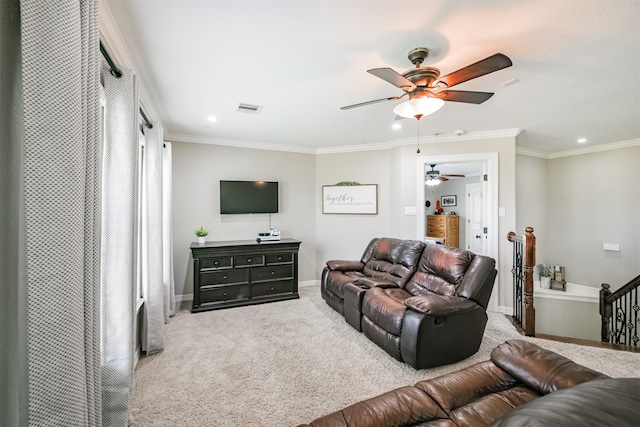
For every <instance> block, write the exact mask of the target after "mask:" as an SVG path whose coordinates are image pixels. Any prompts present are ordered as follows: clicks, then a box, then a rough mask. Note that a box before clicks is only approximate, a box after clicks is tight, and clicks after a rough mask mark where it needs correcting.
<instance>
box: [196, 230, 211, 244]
mask: <svg viewBox="0 0 640 427" xmlns="http://www.w3.org/2000/svg"><path fill="white" fill-rule="evenodd" d="M207 234H209V232H208V231H207V230H206V229H205V228H204V227H203V226H200V228H198V229H197V230H196V236H198V243H201V244H202V243H204V238H205V237H207Z"/></svg>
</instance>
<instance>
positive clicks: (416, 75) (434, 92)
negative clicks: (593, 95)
mask: <svg viewBox="0 0 640 427" xmlns="http://www.w3.org/2000/svg"><path fill="white" fill-rule="evenodd" d="M428 54H429V50H428V49H427V48H424V47H419V48H416V49H413V50H412V51H411V52H409V55H408V57H409V60H410V61H411V62H412V63H413V64H414V65H415V66H416V67H415V68H412V69H410V70H408V71H406V72H404V73H402V74H400V73H398V72H396V71H394V70H393V69H391V68H373V69H371V70H367V72H368V73H370V74H373V75H374V76H376V77H379V78H381V79H382V80H384V81H386V82H389V83H391V84H392V85H394V86H396V87H398V88H400V89H402V91H403V92H404V93H403V94H402V95H400V96H392V97H389V98H381V99H374V100H373V101H367V102H361V103H358V104H353V105H347V106H345V107H342V108H341V109H342V110H349V109H351V108H356V107H362V106H365V105H370V104H375V103H378V102H384V101H396V100H399V99H401V98H403V97H404V96H405V95H408V96H409V99H410V100H421V99H429V98H432V100H433V98H435V99H439V100H442V101H453V102H464V103H468V104H482V103H483V102H485V101H486V100H488V99H489V98H491V97H492V96H493V93H492V92H475V91H468V90H450V89H449V88H451V87H453V86H456V85H458V84H460V83H464V82H466V81H469V80H471V79H475V78H477V77H481V76H484V75H486V74H489V73H493V72H495V71H498V70H501V69H503V68H507V67H510V66H511V65H512V62H511V60H510V59H509V58H508V57H507V56H505V55H503V54H502V53H496V54H494V55H491V56H489V57H487V58H485V59H483V60H481V61H478V62H476V63H473V64H471V65H468V66H466V67H464V68H461V69H459V70H458V71H454V72H452V73H450V74H447V75H446V76H443V77H440V70H439V69H437V68H435V67H421V66H420V64H422V62H423V61H424V60H425V58H426V57H427V55H428ZM405 104H406V103H405ZM441 104H442V103H440V106H442V105H441ZM402 105H403V104H401V105H398V106H397V107H396V108H395V109H394V112H396V114H398V115H400V116H402V117H415V115H414V114H413V112H410V111H396V110H397V109H398V107H401V106H402ZM440 106H437V107H434V108H435V110H437V109H438V108H440ZM431 112H434V111H431ZM431 112H427V113H425V114H430V113H431ZM403 113H404V114H403ZM420 116H422V114H421V115H420ZM416 118H417V119H418V120H419V119H420V117H416Z"/></svg>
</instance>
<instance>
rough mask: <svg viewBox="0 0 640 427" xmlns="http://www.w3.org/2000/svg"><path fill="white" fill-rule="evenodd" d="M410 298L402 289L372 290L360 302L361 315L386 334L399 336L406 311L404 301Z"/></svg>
mask: <svg viewBox="0 0 640 427" xmlns="http://www.w3.org/2000/svg"><path fill="white" fill-rule="evenodd" d="M409 297H411V294H409V293H408V292H407V291H405V290H404V289H402V288H389V289H383V288H373V289H370V290H369V291H367V293H366V294H365V295H364V300H363V301H362V314H363V315H364V316H366V317H368V318H369V320H371V321H372V322H373V323H374V324H376V325H378V326H379V327H381V328H382V329H384V330H385V331H387V332H390V333H392V334H393V335H396V336H399V335H400V331H401V330H402V320H403V319H404V314H405V312H406V311H407V307H406V306H405V305H404V300H405V299H407V298H409Z"/></svg>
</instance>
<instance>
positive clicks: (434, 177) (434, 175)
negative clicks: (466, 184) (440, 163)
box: [424, 164, 464, 186]
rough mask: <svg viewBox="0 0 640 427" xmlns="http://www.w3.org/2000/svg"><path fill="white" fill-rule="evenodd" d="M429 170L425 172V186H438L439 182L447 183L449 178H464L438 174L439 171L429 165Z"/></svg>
mask: <svg viewBox="0 0 640 427" xmlns="http://www.w3.org/2000/svg"><path fill="white" fill-rule="evenodd" d="M430 166H431V170H430V171H427V172H425V176H424V178H425V184H427V185H429V186H434V185H438V184H440V182H441V181H449V178H464V175H460V174H451V173H443V174H440V171H437V170H435V169H434V168H435V167H436V165H435V164H432V165H430Z"/></svg>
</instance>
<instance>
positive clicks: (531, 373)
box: [491, 340, 608, 394]
mask: <svg viewBox="0 0 640 427" xmlns="http://www.w3.org/2000/svg"><path fill="white" fill-rule="evenodd" d="M491 360H492V361H493V363H495V364H496V365H497V366H499V367H500V368H502V369H504V370H505V371H507V372H508V373H509V374H511V375H512V376H513V377H515V378H517V379H518V380H519V381H521V382H523V383H524V384H526V385H527V386H529V387H531V388H533V389H534V390H536V391H538V392H539V393H541V394H548V393H552V392H555V391H557V390H562V389H565V388H569V387H573V386H575V385H577V384H581V383H583V382H586V381H590V380H594V379H601V378H608V377H607V376H606V375H604V374H601V373H600V372H596V371H594V370H592V369H589V368H587V367H586V366H582V365H578V364H577V363H575V362H573V361H572V360H570V359H567V358H566V357H564V356H561V355H559V354H557V353H554V352H552V351H550V350H546V349H544V348H542V347H538V346H537V345H532V344H530V343H529V342H527V341H523V340H510V341H506V342H505V343H503V344H500V345H499V346H498V347H496V348H494V349H493V351H492V352H491Z"/></svg>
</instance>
